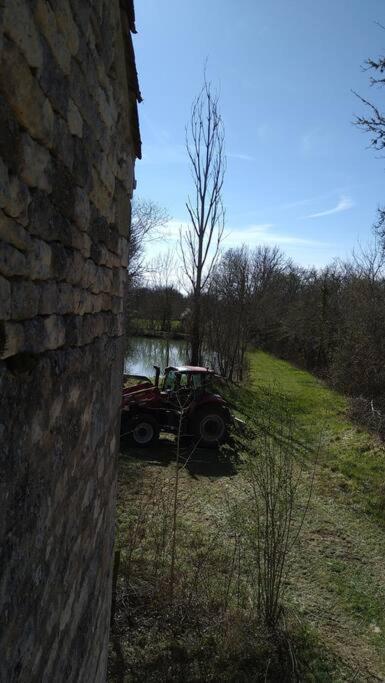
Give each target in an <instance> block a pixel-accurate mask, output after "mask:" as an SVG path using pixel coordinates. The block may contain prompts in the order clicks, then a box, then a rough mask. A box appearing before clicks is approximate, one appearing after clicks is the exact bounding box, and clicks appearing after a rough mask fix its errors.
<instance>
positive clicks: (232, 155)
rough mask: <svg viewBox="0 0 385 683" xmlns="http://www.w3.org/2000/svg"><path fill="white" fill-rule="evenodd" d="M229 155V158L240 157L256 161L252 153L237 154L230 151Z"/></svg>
mask: <svg viewBox="0 0 385 683" xmlns="http://www.w3.org/2000/svg"><path fill="white" fill-rule="evenodd" d="M227 156H228V157H229V159H240V161H255V159H254V157H252V156H250V154H237V153H233V152H228V153H227Z"/></svg>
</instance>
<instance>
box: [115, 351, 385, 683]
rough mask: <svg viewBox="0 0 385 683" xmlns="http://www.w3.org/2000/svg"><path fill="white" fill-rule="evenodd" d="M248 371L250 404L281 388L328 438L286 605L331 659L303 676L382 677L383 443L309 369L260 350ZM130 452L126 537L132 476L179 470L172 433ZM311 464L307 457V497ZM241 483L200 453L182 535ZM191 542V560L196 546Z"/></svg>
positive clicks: (191, 467)
mask: <svg viewBox="0 0 385 683" xmlns="http://www.w3.org/2000/svg"><path fill="white" fill-rule="evenodd" d="M250 373H251V380H250V382H251V386H250V387H249V389H250V391H249V392H248V393H247V392H246V393H245V394H244V399H243V400H244V401H245V407H246V403H247V401H248V400H251V399H253V400H254V399H255V400H256V401H257V404H258V401H261V402H263V401H264V400H265V398H264V397H265V395H266V394H267V393H268V394H269V396H270V400H273V401H274V399H275V398H277V399H278V398H279V399H281V397H282V396H284V397H285V400H286V401H287V404H288V406H289V409H290V412H291V414H292V415H293V417H294V419H295V420H296V423H297V424H298V426H299V430H300V432H301V434H302V438H303V439H304V440H307V441H308V442H309V443H316V442H317V441H318V440H319V437H320V434H321V437H322V438H321V442H322V447H321V453H320V458H319V461H318V464H317V468H316V472H315V480H314V489H313V496H312V499H311V503H310V508H309V511H308V515H307V517H306V521H305V525H304V527H303V530H302V533H301V538H300V543H299V545H298V547H297V548H296V551H295V553H294V554H293V557H292V561H291V571H290V575H289V577H288V583H287V595H286V599H287V604H288V610H289V612H290V613H291V614H293V615H295V619H297V618H298V619H299V620H300V621H301V622H303V623H305V624H306V625H307V626H309V628H310V632H311V633H312V634H314V638H315V640H316V642H317V643H319V645H320V647H321V652H324V653H326V654H327V659H328V667H327V668H326V669H324V668H323V667H322V666H320V665H319V664H317V663H315V664H314V666H313V667H310V668H311V672H310V673H309V676H308V677H307V678H304V679H303V680H309V681H310V680H313V681H329V680H333V681H342V680H348V681H351V680H354V681H362V682H364V681H385V524H384V499H385V489H384V488H383V482H384V480H385V477H384V475H385V451H384V447H383V445H381V444H380V443H379V442H378V441H377V440H376V439H375V437H373V436H371V435H368V434H367V433H366V432H365V431H363V430H361V429H360V428H359V427H357V426H355V425H353V424H352V423H351V422H350V421H349V420H348V418H347V403H346V400H345V399H344V398H343V397H341V396H340V395H338V394H337V393H335V392H333V391H331V390H329V389H327V388H326V387H325V386H324V385H323V384H322V383H321V382H319V381H318V380H317V379H315V378H314V377H312V376H311V375H310V374H308V373H306V372H303V371H300V370H298V369H296V368H294V367H293V366H291V365H290V364H288V363H286V362H283V361H280V360H277V359H275V358H272V357H271V356H268V355H267V354H263V353H260V352H255V353H252V354H250ZM241 409H242V407H241ZM131 455H132V457H130V458H127V456H124V457H122V460H121V477H120V486H119V506H118V518H119V531H118V534H119V539H120V542H121V543H122V545H123V544H124V543H123V542H124V539H125V538H126V535H127V533H128V531H127V528H128V527H127V508H128V505H129V504H131V503H132V500H133V498H134V499H135V495H136V493H135V491H136V489H135V486H136V483H135V482H137V481H138V480H139V479H140V480H141V482H142V483H143V481H144V482H145V485H147V486H148V487H151V482H154V481H156V482H157V483H156V486H157V487H159V482H162V481H163V482H166V481H169V480H170V479H171V478H172V476H173V471H174V458H175V451H174V447H173V444H172V442H171V441H170V440H162V441H161V443H160V446H159V447H158V448H157V450H156V451H154V452H149V453H147V454H146V455H145V456H143V453H142V454H141V457H140V458H139V457H135V456H138V454H137V453H136V454H131ZM311 470H312V468H311V466H310V467H309V471H308V474H307V475H306V476H307V477H308V479H307V481H306V480H305V482H304V490H303V496H304V499H305V498H306V495H307V490H308V487H309V485H310V476H311ZM139 489H140V487H138V491H139ZM140 490H143V489H140ZM241 492H242V474H241V473H233V472H232V471H231V470H228V469H226V466H223V467H222V468H221V467H217V466H215V465H213V463H212V462H210V461H208V460H207V459H205V458H204V457H202V458H201V459H199V457H198V458H196V459H194V460H193V461H191V462H189V464H188V467H186V468H185V469H184V470H183V471H182V473H181V484H180V501H181V503H180V504H181V510H182V511H183V519H182V522H181V523H182V527H183V529H185V530H186V535H185V536H186V538H187V531H188V528H190V530H191V529H193V530H194V534H195V537H196V538H197V539H199V537H200V535H201V534H204V533H205V525H209V524H210V523H211V520H212V518H213V517H215V516H219V517H220V515H221V514H222V510H223V501H224V500H225V499H227V500H228V499H229V497H233V498H234V496H237V495H238V494H241ZM181 536H182V537H184V535H183V533H181ZM198 546H199V543H198V541H197V547H198ZM185 551H186V558H187V561H188V558H189V553H190V556H191V547H188V548H186V549H185ZM217 571H218V569H217ZM139 651H140V656H142V651H141V650H140V648H139ZM132 652H133V650H132V648H131V650H130V647H129V645H128V641H127V643H126V657H128V658H129V657H130V656H131V657H132V656H133V654H132ZM146 675H147V678H148V680H152V678H151V677H150V676H148V674H146ZM111 680H118V679H115V678H111ZM119 680H123V678H122V679H119ZM124 680H134V678H133V679H131V678H129V677H128V678H127V679H124ZM135 680H141V679H139V678H138V679H135ZM143 680H145V678H144V679H143ZM159 680H163V679H161V678H159ZM221 680H222V679H221ZM223 680H225V679H223ZM226 680H231V679H230V678H229V679H227V678H226ZM234 680H237V679H234ZM242 680H243V679H242ZM245 680H247V678H246V679H245ZM262 680H263V679H262ZM266 680H268V679H266ZM301 680H302V679H301Z"/></svg>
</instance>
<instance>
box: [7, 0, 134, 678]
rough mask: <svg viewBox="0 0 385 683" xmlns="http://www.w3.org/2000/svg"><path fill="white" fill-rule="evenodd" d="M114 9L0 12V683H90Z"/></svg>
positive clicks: (115, 100) (107, 296) (112, 315)
mask: <svg viewBox="0 0 385 683" xmlns="http://www.w3.org/2000/svg"><path fill="white" fill-rule="evenodd" d="M134 30H135V29H134V18H133V7H132V3H131V2H130V1H129V0H125V1H124V2H123V0H121V2H120V4H119V0H0V358H1V359H2V360H0V402H1V410H0V444H1V451H0V474H1V480H0V486H1V489H0V501H1V502H0V539H1V556H0V614H1V619H0V652H1V657H0V680H1V683H3V682H4V683H13V682H14V681H23V682H26V683H27V682H28V683H32V682H34V681H36V682H38V683H40V682H42V681H46V682H47V683H53V682H54V681H55V683H60V681H66V682H69V681H74V682H75V681H76V683H82V682H83V681H84V682H85V683H95V682H99V681H103V680H104V679H105V668H106V646H107V639H108V627H109V613H110V590H111V574H112V549H113V525H114V502H115V479H116V466H115V457H116V450H117V446H118V438H117V422H118V416H119V406H120V395H121V378H122V362H123V353H124V337H123V334H124V290H125V283H126V273H127V269H126V267H127V253H128V249H127V235H128V230H129V224H130V198H131V196H132V190H133V186H134V176H133V169H134V159H135V157H137V156H140V139H139V131H138V124H137V100H139V99H140V93H139V90H138V84H137V77H136V70H135V63H134V55H133V48H132V42H131V32H132V31H134Z"/></svg>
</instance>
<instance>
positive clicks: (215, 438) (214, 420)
mask: <svg viewBox="0 0 385 683" xmlns="http://www.w3.org/2000/svg"><path fill="white" fill-rule="evenodd" d="M226 418H227V415H226V412H225V411H224V410H223V409H220V408H216V407H212V408H209V407H208V408H207V409H205V410H200V411H198V413H197V414H196V415H195V416H194V418H193V425H192V426H193V432H194V434H195V436H196V438H197V439H198V445H199V446H202V447H203V448H217V447H218V446H219V445H220V444H221V443H223V442H224V441H225V440H226V437H227V419H226Z"/></svg>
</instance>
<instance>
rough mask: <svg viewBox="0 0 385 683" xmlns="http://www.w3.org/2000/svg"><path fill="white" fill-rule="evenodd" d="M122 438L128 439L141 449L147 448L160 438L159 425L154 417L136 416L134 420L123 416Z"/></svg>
mask: <svg viewBox="0 0 385 683" xmlns="http://www.w3.org/2000/svg"><path fill="white" fill-rule="evenodd" d="M120 425H121V426H120V438H128V439H129V440H130V441H131V442H133V443H134V444H135V446H138V447H139V448H147V447H148V446H152V445H153V444H154V443H156V442H157V440H158V438H159V431H160V428H159V424H158V422H157V420H155V418H154V417H152V415H146V414H144V415H136V416H135V417H134V418H132V417H130V416H128V415H127V416H126V415H124V413H123V414H122V418H121V422H120Z"/></svg>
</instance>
